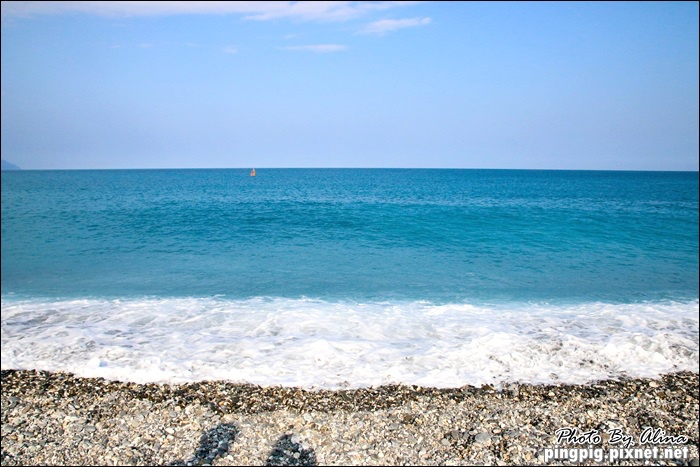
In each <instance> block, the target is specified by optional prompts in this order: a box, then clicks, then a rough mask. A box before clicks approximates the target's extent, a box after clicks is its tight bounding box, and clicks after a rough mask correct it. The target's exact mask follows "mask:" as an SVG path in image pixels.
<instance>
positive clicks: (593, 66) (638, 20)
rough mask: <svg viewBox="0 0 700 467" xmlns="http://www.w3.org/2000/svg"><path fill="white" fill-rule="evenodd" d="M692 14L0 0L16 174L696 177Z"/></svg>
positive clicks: (690, 9) (9, 150)
mask: <svg viewBox="0 0 700 467" xmlns="http://www.w3.org/2000/svg"><path fill="white" fill-rule="evenodd" d="M698 13H699V12H698V2H580V3H579V2H541V3H540V2H381V1H380V2H320V1H313V2H303V1H302V2H246V1H240V2H207V1H200V2H187V1H183V2H167V1H164V2H148V1H143V2H109V1H101V2H60V1H54V2H4V1H3V2H2V41H1V47H2V55H1V60H2V68H1V73H2V82H1V87H2V100H1V102H2V158H3V159H5V160H7V161H9V162H12V163H14V164H16V165H18V166H19V167H21V168H23V169H121V168H228V167H231V168H233V167H235V168H239V167H241V168H252V167H255V168H264V167H370V168H372V167H406V168H497V169H500V168H503V169H507V168H511V169H573V170H691V171H697V170H698V153H699V151H700V149H699V145H698V140H699V137H698V127H699V121H698V113H699V110H698V102H699V97H698V88H699V82H698V70H699V64H698V56H699V52H698V43H699V38H698V17H699V14H698Z"/></svg>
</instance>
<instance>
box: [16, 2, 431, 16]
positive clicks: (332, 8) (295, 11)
mask: <svg viewBox="0 0 700 467" xmlns="http://www.w3.org/2000/svg"><path fill="white" fill-rule="evenodd" d="M414 3H419V2H322V1H306V2H269V1H268V2H265V1H263V2H247V1H240V2H238V1H229V2H216V1H213V2H212V1H194V2H191V1H180V2H178V1H175V2H173V1H169V2H168V1H164V2H158V1H126V2H114V1H86V2H61V1H55V2H33V1H30V2H2V16H3V17H31V16H35V15H48V14H64V13H85V14H93V15H100V16H159V15H182V14H220V15H225V14H241V15H244V18H246V19H252V20H261V21H264V20H271V19H277V18H292V19H300V20H318V21H346V20H350V19H354V18H358V17H361V16H363V15H365V14H367V13H369V12H372V11H378V10H387V9H390V8H395V7H400V6H405V5H410V4H414Z"/></svg>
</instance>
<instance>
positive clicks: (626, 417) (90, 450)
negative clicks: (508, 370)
mask: <svg viewBox="0 0 700 467" xmlns="http://www.w3.org/2000/svg"><path fill="white" fill-rule="evenodd" d="M698 384H699V378H698V373H694V372H679V373H673V374H667V375H663V376H662V377H661V378H660V379H650V378H634V379H624V380H604V381H597V382H592V383H590V384H580V385H563V384H562V385H531V384H518V383H513V384H508V385H506V386H505V387H504V388H503V389H501V390H497V389H494V388H492V387H490V386H488V385H487V386H484V387H481V388H476V387H472V386H464V387H461V388H450V389H441V388H427V387H418V386H400V385H391V386H379V387H370V388H363V389H341V390H304V389H300V388H293V387H260V386H255V385H251V384H235V383H227V382H223V381H205V382H197V383H187V384H178V385H166V384H136V383H124V382H117V381H107V380H104V379H100V378H80V377H75V376H73V375H70V374H66V373H50V372H45V371H34V370H2V465H38V464H51V465H74V464H97V465H406V464H411V465H437V464H440V465H464V464H467V465H474V464H482V465H523V464H526V465H543V464H546V465H571V464H572V463H574V462H572V461H571V460H562V459H554V458H552V456H553V455H556V454H557V453H553V452H551V451H553V449H554V448H563V449H566V450H567V451H568V450H570V449H571V448H573V447H578V448H585V449H584V450H586V449H588V448H592V449H599V448H600V450H601V452H600V453H601V454H603V455H608V456H609V455H611V454H613V451H615V452H617V451H618V448H619V447H622V443H620V442H616V441H617V440H616V439H615V438H614V437H615V436H620V435H621V436H630V437H631V438H630V439H631V440H633V442H634V443H636V445H635V446H632V447H637V448H640V449H641V448H645V449H646V448H649V449H651V448H653V447H657V448H659V450H661V449H664V448H666V447H669V448H672V449H680V450H683V449H684V448H685V453H687V455H685V454H684V456H685V457H684V458H682V459H658V458H657V459H650V460H639V459H626V460H621V461H619V462H616V465H640V464H641V463H644V462H646V463H647V465H697V462H698V461H697V458H698V413H699V409H698ZM563 428H571V429H572V430H573V429H575V430H577V431H576V432H572V433H575V434H576V435H577V436H582V435H583V434H585V433H589V435H588V439H586V440H585V441H588V442H587V443H584V442H583V441H582V444H580V445H579V444H575V443H574V441H575V439H573V438H569V439H568V442H567V439H564V440H563V441H561V442H559V443H558V440H557V430H559V429H563ZM611 434H612V436H613V439H611V437H610V436H611ZM593 435H599V436H600V439H597V438H595V437H591V436H593ZM572 436H573V435H572ZM640 441H643V443H641V444H640V443H639V442H640ZM548 451H549V452H548ZM669 452H670V451H669ZM679 452H680V451H679ZM590 453H591V455H593V453H594V452H593V451H592V450H591V451H590ZM596 454H597V453H596ZM578 455H580V453H579V454H578ZM613 455H614V454H613ZM608 462H609V460H608V461H602V462H597V461H596V460H595V459H586V460H585V461H583V462H579V463H580V464H582V465H600V464H601V463H603V464H605V463H608ZM649 462H651V463H649Z"/></svg>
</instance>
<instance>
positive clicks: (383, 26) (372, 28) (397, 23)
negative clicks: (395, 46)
mask: <svg viewBox="0 0 700 467" xmlns="http://www.w3.org/2000/svg"><path fill="white" fill-rule="evenodd" d="M430 21H432V20H431V19H430V18H428V17H425V18H406V19H382V20H379V21H375V22H373V23H369V24H368V25H367V26H365V27H364V29H362V30H361V31H360V33H361V34H377V35H379V36H383V35H384V34H386V33H389V32H393V31H396V30H398V29H404V28H413V27H416V26H425V25H426V24H429V23H430Z"/></svg>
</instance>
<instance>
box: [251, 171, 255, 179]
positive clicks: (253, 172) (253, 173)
mask: <svg viewBox="0 0 700 467" xmlns="http://www.w3.org/2000/svg"><path fill="white" fill-rule="evenodd" d="M250 176H251V177H255V169H253V170H251V171H250Z"/></svg>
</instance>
